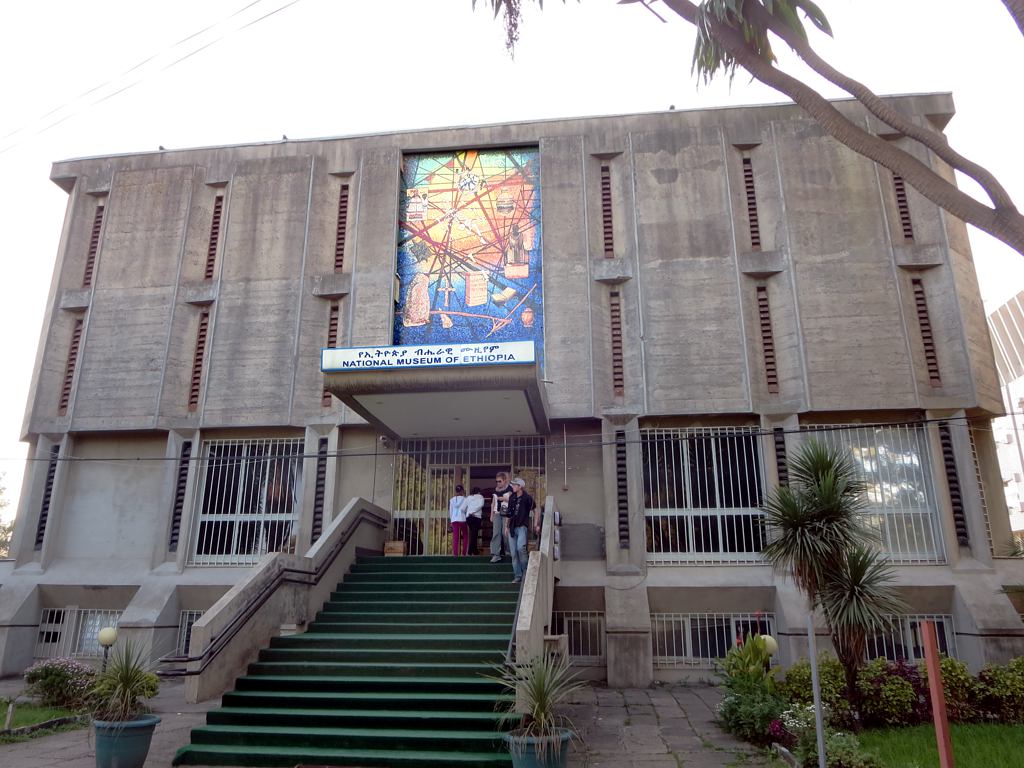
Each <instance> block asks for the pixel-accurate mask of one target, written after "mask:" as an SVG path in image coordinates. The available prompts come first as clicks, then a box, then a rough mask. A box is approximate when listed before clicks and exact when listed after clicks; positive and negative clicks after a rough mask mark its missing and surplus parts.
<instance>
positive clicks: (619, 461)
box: [615, 429, 629, 549]
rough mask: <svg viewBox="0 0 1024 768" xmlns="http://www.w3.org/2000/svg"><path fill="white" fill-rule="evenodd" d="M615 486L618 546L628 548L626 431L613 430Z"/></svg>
mask: <svg viewBox="0 0 1024 768" xmlns="http://www.w3.org/2000/svg"><path fill="white" fill-rule="evenodd" d="M615 487H616V503H617V505H618V523H619V548H620V549H629V484H628V482H627V473H626V433H625V431H623V430H621V429H617V430H615Z"/></svg>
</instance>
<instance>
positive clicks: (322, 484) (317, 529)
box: [310, 437, 330, 543]
mask: <svg viewBox="0 0 1024 768" xmlns="http://www.w3.org/2000/svg"><path fill="white" fill-rule="evenodd" d="M329 442H330V441H329V440H328V439H327V438H326V437H321V438H320V439H319V440H317V442H316V479H315V481H314V486H313V530H312V532H311V533H310V537H311V538H312V541H313V543H315V542H316V540H317V539H319V538H320V534H322V533H323V532H324V497H325V496H326V495H327V448H328V444H329Z"/></svg>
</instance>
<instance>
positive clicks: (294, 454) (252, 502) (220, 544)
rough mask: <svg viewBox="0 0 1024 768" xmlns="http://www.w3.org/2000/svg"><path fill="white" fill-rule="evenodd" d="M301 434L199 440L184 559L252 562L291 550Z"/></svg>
mask: <svg viewBox="0 0 1024 768" xmlns="http://www.w3.org/2000/svg"><path fill="white" fill-rule="evenodd" d="M302 447H303V440H302V438H294V439H292V438H272V439H265V440H204V441H203V446H202V454H201V461H200V469H199V479H198V482H197V483H196V493H197V495H198V499H197V500H196V504H194V505H193V508H194V509H196V510H197V514H196V516H195V518H194V519H193V524H192V529H191V535H190V541H191V543H192V544H191V547H190V550H189V559H188V562H189V565H227V566H239V567H245V566H250V565H255V564H256V563H257V562H259V559H260V558H261V557H262V556H263V555H265V554H266V553H267V552H290V551H293V550H294V546H295V541H294V535H295V533H296V523H297V520H298V513H299V506H300V503H301V498H302Z"/></svg>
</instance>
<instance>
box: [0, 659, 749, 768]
mask: <svg viewBox="0 0 1024 768" xmlns="http://www.w3.org/2000/svg"><path fill="white" fill-rule="evenodd" d="M22 687H23V683H22V680H21V678H5V679H3V680H0V699H3V698H6V697H9V696H15V695H17V694H18V693H20V691H21V690H22ZM721 696H722V694H721V690H720V689H718V688H713V687H710V686H682V685H672V686H658V687H655V688H642V689H640V688H634V689H625V690H615V689H609V688H605V687H603V686H600V685H596V686H593V687H587V688H584V689H583V690H581V691H580V692H579V693H578V694H577V695H576V696H575V697H574V699H573V703H572V704H571V705H570V706H569V707H568V708H567V709H566V714H567V715H569V716H570V717H571V718H572V720H573V722H574V723H575V724H576V727H577V728H578V729H579V731H580V739H579V742H578V743H577V744H576V745H575V747H574V749H573V752H572V756H571V758H570V760H569V765H570V767H571V768H760V767H761V766H767V765H769V762H768V760H767V758H765V757H764V756H763V753H760V752H758V751H757V750H755V749H753V748H752V747H750V746H749V745H747V744H744V743H743V742H741V741H738V740H736V739H735V738H733V737H732V736H730V735H729V734H727V733H724V732H723V731H722V730H721V729H720V728H719V727H718V726H717V725H715V722H714V718H715V712H714V707H715V705H716V704H717V703H718V700H719V699H720V698H721ZM218 704H219V700H216V699H214V700H212V701H206V702H203V703H201V704H186V703H185V696H184V683H182V682H181V681H180V680H171V681H164V683H163V684H162V685H161V687H160V694H159V695H158V696H157V697H156V698H155V699H154V700H153V710H154V712H156V714H158V715H159V716H160V718H161V722H160V725H158V726H157V728H156V732H155V733H154V734H153V744H152V747H151V748H150V751H149V757H148V758H147V760H146V768H167V766H169V765H170V764H171V758H172V757H173V756H174V753H175V752H176V751H177V749H178V747H181V746H184V745H185V744H186V743H188V739H189V729H190V728H192V727H193V726H197V725H202V724H203V723H204V722H205V721H206V712H207V710H209V709H212V708H213V707H215V706H217V705H218ZM95 765H96V762H95V753H94V749H93V741H92V738H91V736H90V730H89V729H86V728H82V729H80V730H76V731H66V732H63V733H56V734H53V735H51V736H43V737H40V738H36V739H30V740H29V741H23V742H19V743H17V744H0V766H2V767H3V768H50V766H58V767H59V768H94V766H95Z"/></svg>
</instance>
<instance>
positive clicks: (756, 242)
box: [743, 157, 761, 251]
mask: <svg viewBox="0 0 1024 768" xmlns="http://www.w3.org/2000/svg"><path fill="white" fill-rule="evenodd" d="M743 191H744V193H745V195H746V198H747V225H748V226H749V228H750V250H752V251H760V250H761V223H760V222H759V221H758V218H757V193H756V192H755V191H754V166H753V163H752V162H751V160H750V158H749V157H744V158H743Z"/></svg>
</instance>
